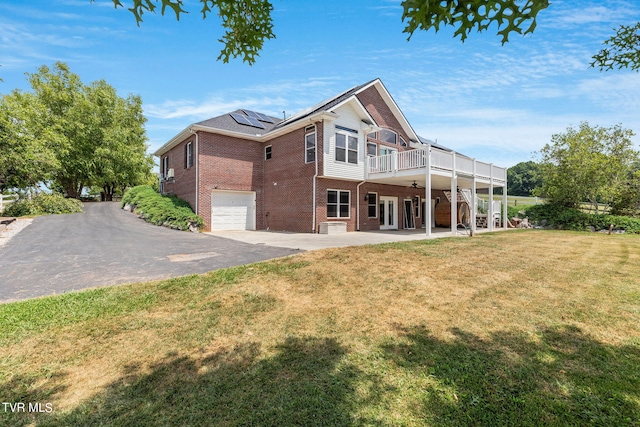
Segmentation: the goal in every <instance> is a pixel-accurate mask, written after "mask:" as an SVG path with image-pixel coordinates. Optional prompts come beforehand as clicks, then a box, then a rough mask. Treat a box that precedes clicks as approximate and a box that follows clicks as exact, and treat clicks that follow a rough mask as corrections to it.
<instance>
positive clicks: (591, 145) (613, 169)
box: [540, 122, 640, 212]
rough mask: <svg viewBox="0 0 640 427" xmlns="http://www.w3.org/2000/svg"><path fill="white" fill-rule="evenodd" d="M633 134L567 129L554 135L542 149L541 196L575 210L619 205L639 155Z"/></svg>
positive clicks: (584, 127)
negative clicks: (634, 145) (587, 205)
mask: <svg viewBox="0 0 640 427" xmlns="http://www.w3.org/2000/svg"><path fill="white" fill-rule="evenodd" d="M632 136H633V132H632V131H631V130H629V129H623V128H622V127H621V126H620V125H616V126H613V127H610V128H603V127H599V126H593V127H592V126H590V125H589V123H587V122H583V123H581V124H580V128H579V129H573V128H571V127H569V128H568V129H567V132H566V133H561V134H555V135H553V136H552V138H551V143H550V144H547V145H545V146H544V148H543V149H542V150H541V152H540V154H541V157H542V158H541V162H540V166H541V172H542V188H541V193H542V195H543V196H545V197H547V198H548V200H549V201H550V202H552V203H556V204H560V205H563V206H568V207H578V206H579V205H580V204H581V203H583V202H589V203H591V204H592V206H593V207H594V208H595V210H596V212H597V211H598V203H606V204H609V205H619V204H620V202H621V200H622V199H623V197H624V194H625V189H626V186H627V183H628V182H629V177H630V176H631V175H632V172H633V167H634V164H635V163H636V162H637V161H638V158H639V155H640V153H638V152H637V151H636V150H634V149H633V143H632V142H631V137H632Z"/></svg>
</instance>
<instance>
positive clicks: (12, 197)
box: [0, 194, 18, 212]
mask: <svg viewBox="0 0 640 427" xmlns="http://www.w3.org/2000/svg"><path fill="white" fill-rule="evenodd" d="M17 200H18V195H17V194H9V195H6V194H0V212H2V211H4V208H5V207H7V205H10V204H11V203H13V202H15V201H17Z"/></svg>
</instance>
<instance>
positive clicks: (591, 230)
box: [584, 225, 596, 233]
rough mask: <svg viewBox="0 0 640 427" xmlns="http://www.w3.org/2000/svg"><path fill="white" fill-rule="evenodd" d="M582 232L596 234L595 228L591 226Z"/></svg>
mask: <svg viewBox="0 0 640 427" xmlns="http://www.w3.org/2000/svg"><path fill="white" fill-rule="evenodd" d="M584 231H590V232H592V233H595V232H596V228H595V227H594V226H593V225H590V226H588V227H587V228H585V230H584Z"/></svg>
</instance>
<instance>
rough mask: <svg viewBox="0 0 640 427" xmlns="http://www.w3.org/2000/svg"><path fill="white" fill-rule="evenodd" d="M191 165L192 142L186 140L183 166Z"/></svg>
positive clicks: (186, 167) (188, 166)
mask: <svg viewBox="0 0 640 427" xmlns="http://www.w3.org/2000/svg"><path fill="white" fill-rule="evenodd" d="M192 166H193V142H188V143H187V145H185V146H184V168H185V169H188V168H190V167H192Z"/></svg>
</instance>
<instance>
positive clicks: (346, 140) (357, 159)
mask: <svg viewBox="0 0 640 427" xmlns="http://www.w3.org/2000/svg"><path fill="white" fill-rule="evenodd" d="M338 134H340V135H344V136H345V147H344V150H345V153H344V161H342V160H338V159H337V155H338ZM350 137H351V138H355V139H356V141H357V143H356V150H355V152H356V162H355V163H351V162H350V161H349V151H353V150H350V149H349V138H350ZM333 160H334V161H335V162H336V163H340V164H345V165H352V166H358V165H359V164H360V138H358V135H357V134H356V136H354V135H353V134H352V133H351V132H347V131H343V130H339V129H336V133H335V136H334V153H333Z"/></svg>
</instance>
